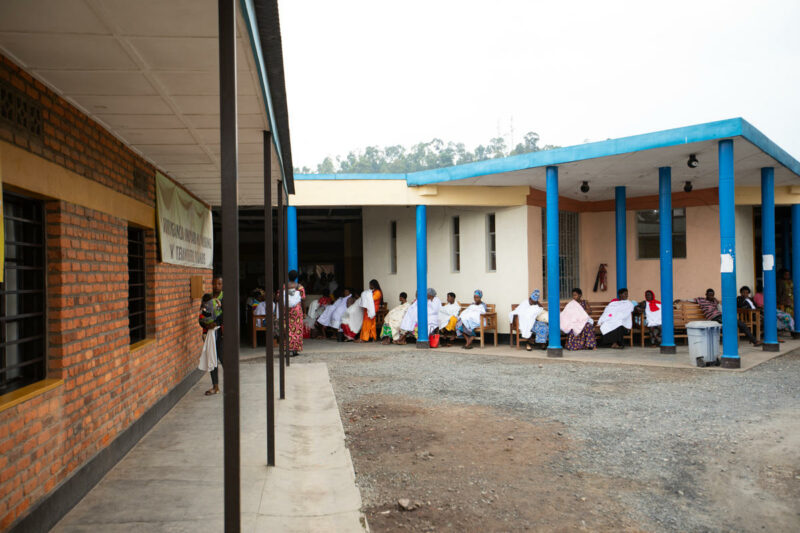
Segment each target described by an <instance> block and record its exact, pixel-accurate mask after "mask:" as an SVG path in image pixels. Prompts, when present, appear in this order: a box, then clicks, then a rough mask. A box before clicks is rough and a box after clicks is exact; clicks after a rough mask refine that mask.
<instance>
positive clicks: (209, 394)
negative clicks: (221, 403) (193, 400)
mask: <svg viewBox="0 0 800 533" xmlns="http://www.w3.org/2000/svg"><path fill="white" fill-rule="evenodd" d="M214 394H219V389H215V388H213V387H212V388H210V389H208V390H207V391H206V396H213V395H214Z"/></svg>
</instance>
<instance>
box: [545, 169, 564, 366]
mask: <svg viewBox="0 0 800 533" xmlns="http://www.w3.org/2000/svg"><path fill="white" fill-rule="evenodd" d="M545 212H546V214H547V313H548V320H549V322H550V334H549V339H548V345H547V356H548V357H561V356H562V349H561V295H560V294H559V285H560V274H559V268H558V260H559V253H560V252H559V245H558V167H547V207H546V211H545Z"/></svg>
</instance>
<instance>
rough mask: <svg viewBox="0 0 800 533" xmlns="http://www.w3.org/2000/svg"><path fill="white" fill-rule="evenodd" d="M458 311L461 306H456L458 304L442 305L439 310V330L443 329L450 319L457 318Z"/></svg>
mask: <svg viewBox="0 0 800 533" xmlns="http://www.w3.org/2000/svg"><path fill="white" fill-rule="evenodd" d="M459 311H461V306H460V305H458V302H453V303H451V304H443V305H442V308H441V309H439V328H440V329H441V328H444V327H445V326H446V325H447V324H448V322H450V317H453V316H454V317H456V318H458V312H459Z"/></svg>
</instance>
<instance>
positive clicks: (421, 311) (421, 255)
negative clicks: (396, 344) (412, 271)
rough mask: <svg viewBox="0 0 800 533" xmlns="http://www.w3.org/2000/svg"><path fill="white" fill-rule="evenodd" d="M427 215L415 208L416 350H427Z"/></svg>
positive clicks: (422, 206)
mask: <svg viewBox="0 0 800 533" xmlns="http://www.w3.org/2000/svg"><path fill="white" fill-rule="evenodd" d="M428 346H429V345H428V214H427V208H426V207H425V206H424V205H418V206H417V348H428Z"/></svg>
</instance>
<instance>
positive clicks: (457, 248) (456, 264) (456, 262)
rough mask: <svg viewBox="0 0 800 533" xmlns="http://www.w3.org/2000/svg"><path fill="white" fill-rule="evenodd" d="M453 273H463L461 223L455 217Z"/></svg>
mask: <svg viewBox="0 0 800 533" xmlns="http://www.w3.org/2000/svg"><path fill="white" fill-rule="evenodd" d="M452 262H453V272H461V221H460V220H459V218H458V217H453V257H452Z"/></svg>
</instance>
